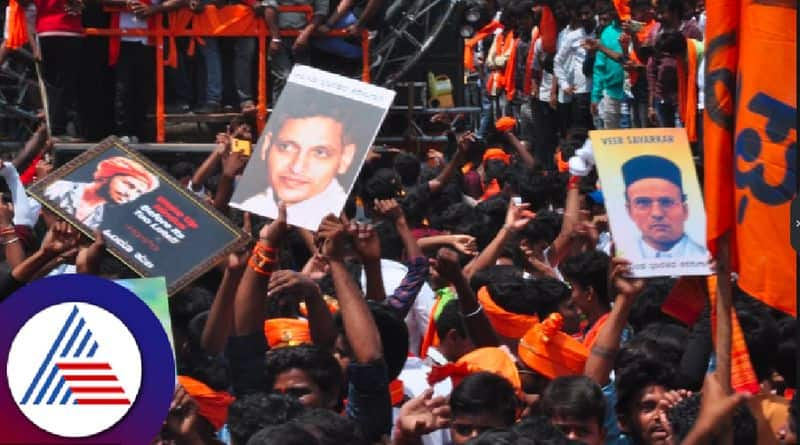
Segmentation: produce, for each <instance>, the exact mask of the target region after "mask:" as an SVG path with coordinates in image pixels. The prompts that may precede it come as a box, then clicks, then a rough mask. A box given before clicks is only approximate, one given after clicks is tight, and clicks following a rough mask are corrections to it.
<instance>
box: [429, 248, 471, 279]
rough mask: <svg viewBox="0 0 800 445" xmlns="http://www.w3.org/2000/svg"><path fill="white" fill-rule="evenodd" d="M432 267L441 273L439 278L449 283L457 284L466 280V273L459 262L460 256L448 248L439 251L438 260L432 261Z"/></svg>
mask: <svg viewBox="0 0 800 445" xmlns="http://www.w3.org/2000/svg"><path fill="white" fill-rule="evenodd" d="M431 265H432V266H433V268H434V269H436V272H438V273H439V276H441V277H442V278H444V279H445V280H447V282H449V283H455V282H457V281H458V280H460V279H463V278H464V272H463V270H462V269H461V264H460V263H459V262H458V254H457V253H456V252H455V251H454V250H453V249H448V248H447V247H442V248H441V249H439V252H437V253H436V258H435V259H431Z"/></svg>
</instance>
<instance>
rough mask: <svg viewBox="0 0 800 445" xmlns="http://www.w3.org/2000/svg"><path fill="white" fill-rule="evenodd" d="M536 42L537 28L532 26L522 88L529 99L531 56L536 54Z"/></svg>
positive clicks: (531, 74)
mask: <svg viewBox="0 0 800 445" xmlns="http://www.w3.org/2000/svg"><path fill="white" fill-rule="evenodd" d="M537 40H539V27H538V26H534V27H533V30H532V31H531V46H530V47H529V48H528V55H527V56H526V57H525V84H524V88H523V93H525V97H530V95H531V93H532V91H533V56H534V54H535V53H536V41H537Z"/></svg>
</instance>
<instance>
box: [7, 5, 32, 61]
mask: <svg viewBox="0 0 800 445" xmlns="http://www.w3.org/2000/svg"><path fill="white" fill-rule="evenodd" d="M26 21H27V20H26V19H25V8H23V7H22V6H20V4H19V2H18V1H17V0H11V1H9V2H8V39H6V47H7V48H8V49H10V50H16V49H20V48H22V46H23V45H25V43H27V42H28V26H27V24H26Z"/></svg>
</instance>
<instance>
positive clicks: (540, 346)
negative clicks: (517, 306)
mask: <svg viewBox="0 0 800 445" xmlns="http://www.w3.org/2000/svg"><path fill="white" fill-rule="evenodd" d="M563 325H564V317H563V316H562V315H561V314H559V313H553V314H550V316H549V317H547V319H546V320H545V321H543V322H542V323H539V324H537V325H536V326H534V327H532V328H531V330H530V331H528V333H527V334H525V336H524V337H522V339H521V340H520V341H519V347H518V348H517V355H518V356H519V358H520V360H522V361H523V363H525V364H526V365H527V366H528V367H529V368H531V369H533V370H534V371H536V372H538V373H539V374H542V375H543V376H545V377H547V378H549V379H554V378H556V377H561V376H566V375H579V374H583V368H584V366H585V365H586V359H587V358H588V357H589V350H588V349H587V348H586V346H584V345H583V344H581V343H580V342H579V341H577V340H575V339H574V338H572V337H570V336H569V335H567V334H566V333H564V332H562V331H561V327H562V326H563Z"/></svg>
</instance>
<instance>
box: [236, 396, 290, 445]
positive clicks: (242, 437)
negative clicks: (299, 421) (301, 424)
mask: <svg viewBox="0 0 800 445" xmlns="http://www.w3.org/2000/svg"><path fill="white" fill-rule="evenodd" d="M302 412H303V405H301V404H300V402H299V401H297V399H295V398H294V397H290V396H287V395H284V394H267V393H265V392H255V393H249V394H245V395H242V396H239V397H237V398H236V400H235V401H234V402H233V404H231V406H230V408H229V409H228V430H229V431H230V433H231V439H232V440H233V443H234V444H235V445H243V444H246V443H247V441H248V440H250V437H252V436H253V435H254V434H255V433H256V432H258V430H260V429H262V428H265V427H267V426H272V425H281V424H284V423H286V422H288V421H290V420H292V419H293V418H295V417H297V416H298V415H300V414H301V413H302Z"/></svg>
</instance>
